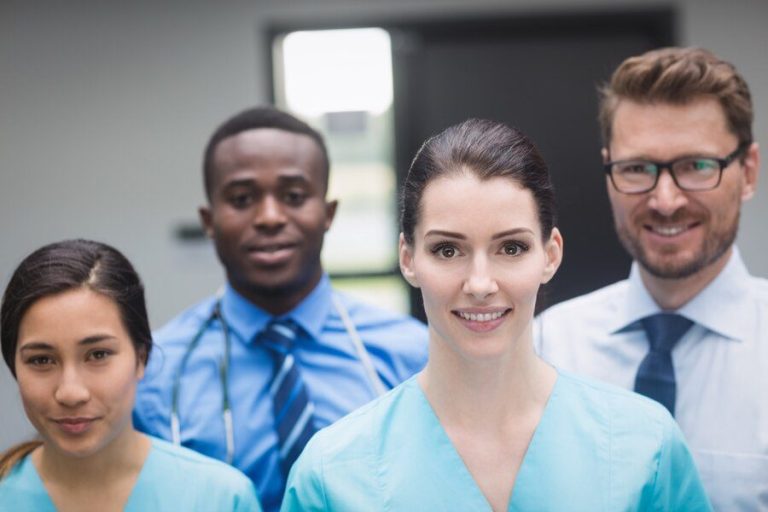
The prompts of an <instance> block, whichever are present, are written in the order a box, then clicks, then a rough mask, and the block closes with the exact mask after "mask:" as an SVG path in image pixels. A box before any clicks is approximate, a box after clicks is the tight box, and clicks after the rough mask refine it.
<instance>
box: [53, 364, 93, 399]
mask: <svg viewBox="0 0 768 512" xmlns="http://www.w3.org/2000/svg"><path fill="white" fill-rule="evenodd" d="M54 398H55V399H56V401H57V402H58V403H60V404H61V405H63V406H66V407H76V406H78V405H80V404H83V403H85V402H87V401H88V400H90V398H91V392H90V391H89V390H88V386H87V385H86V384H85V382H84V381H83V378H82V376H81V375H80V373H79V372H78V370H77V369H76V368H74V367H71V366H70V367H66V368H64V370H63V371H62V373H61V378H60V379H59V383H58V385H57V386H56V391H55V393H54Z"/></svg>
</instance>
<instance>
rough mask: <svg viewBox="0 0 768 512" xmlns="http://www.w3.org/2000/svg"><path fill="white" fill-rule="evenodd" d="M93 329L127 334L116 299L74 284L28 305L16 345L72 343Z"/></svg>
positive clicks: (96, 331)
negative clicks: (27, 343)
mask: <svg viewBox="0 0 768 512" xmlns="http://www.w3.org/2000/svg"><path fill="white" fill-rule="evenodd" d="M95 333H100V334H112V335H116V336H117V335H122V337H124V338H127V333H126V331H125V329H124V327H123V324H122V321H121V318H120V312H119V310H118V307H117V305H116V304H115V302H114V301H113V300H112V299H110V298H108V297H106V296H104V295H102V294H100V293H96V292H94V291H92V290H90V289H88V288H77V289H75V290H68V291H65V292H62V293H58V294H56V295H49V296H47V297H43V298H41V299H39V300H38V301H36V302H35V303H34V304H32V305H31V306H30V307H29V309H27V311H26V312H25V313H24V316H23V317H22V319H21V323H20V325H19V340H18V341H19V348H20V347H21V346H22V345H23V344H24V343H25V342H27V341H45V342H46V343H49V344H54V345H59V344H68V343H70V342H72V343H75V342H77V341H79V340H81V339H83V338H85V337H88V336H92V335H94V334H95Z"/></svg>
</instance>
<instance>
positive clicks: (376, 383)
mask: <svg viewBox="0 0 768 512" xmlns="http://www.w3.org/2000/svg"><path fill="white" fill-rule="evenodd" d="M331 300H332V302H333V306H334V308H335V309H336V312H337V313H338V314H339V316H340V317H341V321H342V323H343V324H344V329H345V330H346V331H347V334H348V335H349V337H350V339H351V341H352V344H353V345H354V348H355V352H356V353H357V357H358V359H359V360H360V363H361V364H362V365H363V369H364V370H365V373H366V377H367V380H368V385H369V387H370V390H371V392H372V394H373V397H374V398H376V397H379V396H381V395H383V394H384V393H386V392H387V387H386V386H385V385H384V382H383V381H382V380H381V377H379V374H378V372H377V371H376V368H375V367H374V365H373V361H372V360H371V356H370V355H369V354H368V351H367V350H366V349H365V345H364V344H363V340H362V339H361V338H360V334H359V333H358V332H357V329H356V328H355V325H354V323H353V322H352V319H351V318H350V316H349V312H348V311H347V308H346V307H345V306H344V304H343V303H342V302H341V299H340V298H339V297H338V296H337V295H336V294H332V295H331ZM217 319H218V320H219V322H220V323H221V328H222V331H223V333H224V357H223V358H222V360H221V361H220V363H219V376H220V377H221V382H220V385H221V389H222V420H223V422H224V434H225V438H226V439H225V441H226V450H227V451H226V458H225V460H226V462H227V463H228V464H231V463H232V461H233V459H234V455H235V436H234V425H233V420H232V408H231V404H230V400H229V386H228V382H227V378H228V375H229V358H230V346H231V342H230V333H229V331H230V329H229V324H228V323H227V321H226V319H225V318H224V315H223V314H222V312H221V297H218V298H217V299H216V302H215V304H214V305H213V309H212V310H211V313H210V315H208V318H206V320H205V322H203V324H202V325H201V326H200V328H199V329H198V331H197V332H196V333H195V335H194V336H193V337H192V340H191V342H190V343H189V345H188V346H187V350H186V352H184V356H183V357H182V359H181V365H180V366H179V370H178V372H176V375H175V377H174V380H173V388H172V391H171V441H172V442H173V444H175V445H180V444H181V421H180V419H179V394H180V389H181V377H182V375H183V373H184V370H185V368H186V366H187V361H188V360H189V358H190V356H191V355H192V352H193V351H194V350H195V348H197V346H198V345H199V343H200V340H201V339H202V337H203V334H205V331H206V330H207V329H208V328H209V327H210V326H211V324H212V323H213V322H214V321H215V320H217Z"/></svg>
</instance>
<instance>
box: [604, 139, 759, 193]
mask: <svg viewBox="0 0 768 512" xmlns="http://www.w3.org/2000/svg"><path fill="white" fill-rule="evenodd" d="M751 144H752V141H745V142H742V143H741V144H739V145H738V146H737V147H736V149H735V150H733V152H731V153H730V154H728V155H727V156H725V157H724V158H715V157H712V156H683V157H680V158H675V159H673V160H667V161H665V162H659V161H656V160H647V159H645V158H627V159H625V160H614V161H610V162H606V163H604V164H603V170H604V171H605V173H606V174H607V175H608V177H609V178H610V180H611V185H613V188H614V190H616V192H620V193H622V194H630V195H635V194H645V193H648V192H650V191H651V190H653V189H655V188H656V185H658V184H659V177H661V173H662V171H664V169H666V170H667V171H668V172H669V175H670V176H671V177H672V181H673V182H674V183H675V186H677V188H679V189H680V190H684V191H686V192H705V191H707V190H714V189H716V188H717V187H719V186H720V182H721V181H722V180H723V171H724V170H725V169H727V168H728V166H730V165H731V164H732V163H733V161H734V160H736V158H737V157H738V156H739V155H740V154H741V153H743V152H744V151H746V150H747V149H748V148H749V146H750V145H751ZM697 158H700V159H706V160H712V161H713V162H716V163H717V164H718V165H719V166H720V172H719V173H718V175H717V183H715V184H714V185H712V186H711V187H708V188H694V189H691V188H687V187H683V186H681V185H680V183H678V181H677V176H675V173H674V171H673V170H672V166H673V165H675V164H676V163H677V162H679V161H681V160H691V159H697ZM624 162H643V163H646V164H652V165H653V166H655V167H656V169H657V171H658V172H657V173H656V179H655V180H653V185H651V186H650V187H649V188H647V189H645V190H640V191H636V192H625V191H623V190H621V189H619V187H618V186H616V182H615V181H614V180H613V173H612V169H613V166H614V165H616V164H620V163H624Z"/></svg>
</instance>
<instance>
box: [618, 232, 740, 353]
mask: <svg viewBox="0 0 768 512" xmlns="http://www.w3.org/2000/svg"><path fill="white" fill-rule="evenodd" d="M627 285H628V290H627V300H626V302H624V303H623V304H621V305H619V307H618V308H617V314H616V316H615V318H613V319H612V320H611V325H610V326H609V327H610V329H611V332H614V333H615V332H619V331H631V330H635V329H640V328H642V327H641V326H640V323H639V320H640V319H642V318H644V317H646V316H649V315H652V314H655V313H659V312H661V308H659V306H658V304H656V302H655V301H654V300H653V297H651V294H650V293H648V290H647V289H646V288H645V285H644V284H643V281H642V279H641V278H640V266H639V265H638V263H637V262H636V261H634V262H632V268H631V270H630V273H629V279H628V280H627ZM748 300H749V272H748V271H747V267H746V266H745V265H744V261H743V260H742V259H741V254H740V253H739V250H738V248H737V247H736V246H734V247H733V252H732V253H731V256H730V258H729V260H728V263H726V265H725V267H724V268H723V270H722V271H721V272H720V273H719V274H718V275H717V277H715V279H713V280H712V282H711V283H709V284H708V285H707V286H706V287H705V288H704V289H703V290H702V291H701V292H699V294H698V295H696V296H695V297H694V298H693V299H691V300H690V301H689V302H688V303H687V304H685V305H684V306H683V307H682V308H680V309H679V310H678V311H677V312H678V313H680V314H681V315H683V316H685V317H686V318H689V319H691V320H693V321H694V322H695V323H697V324H701V325H703V326H704V327H706V328H707V329H709V330H711V331H715V332H717V333H719V334H721V335H723V336H725V337H727V338H731V339H736V340H738V339H744V338H745V337H746V336H747V329H749V326H750V325H752V324H751V323H750V315H751V314H752V312H751V311H750V309H749V307H748V306H747V302H748Z"/></svg>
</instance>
